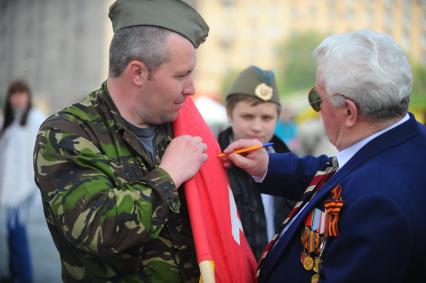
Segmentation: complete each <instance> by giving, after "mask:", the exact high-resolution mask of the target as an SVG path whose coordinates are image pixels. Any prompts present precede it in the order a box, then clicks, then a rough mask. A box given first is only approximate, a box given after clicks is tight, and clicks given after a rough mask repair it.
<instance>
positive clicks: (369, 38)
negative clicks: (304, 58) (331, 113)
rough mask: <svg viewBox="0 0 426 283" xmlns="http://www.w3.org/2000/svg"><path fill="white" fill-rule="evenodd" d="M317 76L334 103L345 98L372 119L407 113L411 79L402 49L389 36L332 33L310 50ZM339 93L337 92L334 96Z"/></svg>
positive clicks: (367, 33)
mask: <svg viewBox="0 0 426 283" xmlns="http://www.w3.org/2000/svg"><path fill="white" fill-rule="evenodd" d="M313 55H314V57H315V58H316V60H317V63H318V70H317V72H318V74H319V79H320V80H321V82H322V83H323V84H324V86H325V90H326V92H327V94H328V95H331V96H333V97H331V101H332V103H333V105H334V106H338V105H339V104H341V103H343V98H342V96H340V95H343V96H344V97H347V98H349V99H351V100H352V101H354V103H356V104H357V106H358V107H359V110H360V112H361V113H363V114H364V115H366V116H369V117H371V118H375V119H379V120H382V119H389V118H394V117H400V116H403V115H405V114H406V113H407V111H408V103H409V100H410V95H411V90H412V85H413V79H412V74H411V69H410V65H409V64H408V61H407V58H406V56H405V54H404V52H403V50H402V49H401V48H400V47H399V46H398V44H397V43H396V42H395V41H394V40H393V39H392V38H391V37H389V36H387V35H385V34H380V33H376V32H372V31H367V30H361V31H355V32H349V33H344V34H341V35H333V36H330V37H328V38H326V39H325V40H324V41H323V42H321V44H320V45H319V46H318V47H317V48H316V49H315V50H314V52H313ZM335 94H340V95H335Z"/></svg>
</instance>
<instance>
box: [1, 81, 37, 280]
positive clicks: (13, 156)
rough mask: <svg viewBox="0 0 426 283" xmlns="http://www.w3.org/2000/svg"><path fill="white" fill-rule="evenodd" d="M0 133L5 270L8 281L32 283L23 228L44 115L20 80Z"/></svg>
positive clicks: (12, 92)
mask: <svg viewBox="0 0 426 283" xmlns="http://www.w3.org/2000/svg"><path fill="white" fill-rule="evenodd" d="M3 113H4V122H3V126H2V128H1V132H0V208H1V211H2V212H3V213H4V212H5V215H6V224H7V243H8V248H9V251H8V252H9V273H10V277H11V280H12V282H26V283H28V282H29V283H31V282H33V271H32V264H31V257H30V248H29V244H28V236H27V231H26V225H27V220H28V216H29V209H30V206H31V203H32V196H33V195H34V193H36V192H37V187H36V184H35V182H34V170H33V163H32V155H33V149H34V144H35V139H36V136H37V132H38V129H39V126H40V125H41V123H42V122H43V120H44V119H45V116H44V115H43V114H42V113H41V112H39V111H38V110H36V109H35V108H34V107H33V106H32V97H31V90H30V88H29V87H28V85H27V84H26V83H25V82H24V81H15V82H12V83H11V85H10V87H9V90H8V92H7V97H6V101H5V105H4V112H3Z"/></svg>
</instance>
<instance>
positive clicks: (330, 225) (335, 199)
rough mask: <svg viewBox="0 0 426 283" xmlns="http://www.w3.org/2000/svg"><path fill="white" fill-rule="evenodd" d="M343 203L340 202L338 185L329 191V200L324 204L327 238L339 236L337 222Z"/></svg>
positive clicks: (340, 190)
mask: <svg viewBox="0 0 426 283" xmlns="http://www.w3.org/2000/svg"><path fill="white" fill-rule="evenodd" d="M344 204H345V202H344V201H343V200H342V187H341V186H340V185H337V186H335V187H334V188H333V189H331V199H329V200H326V201H325V202H324V208H325V214H326V217H327V236H328V237H337V236H339V228H338V227H337V224H338V222H339V217H340V211H341V210H342V207H343V205H344Z"/></svg>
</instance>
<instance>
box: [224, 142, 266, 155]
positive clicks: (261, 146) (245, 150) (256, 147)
mask: <svg viewBox="0 0 426 283" xmlns="http://www.w3.org/2000/svg"><path fill="white" fill-rule="evenodd" d="M273 145H274V143H273V142H268V143H264V144H260V145H254V146H249V147H244V148H240V149H237V150H234V151H233V152H231V153H244V152H250V151H253V150H258V149H261V148H265V147H268V146H273ZM231 153H220V154H218V155H217V157H225V156H228V155H229V154H231Z"/></svg>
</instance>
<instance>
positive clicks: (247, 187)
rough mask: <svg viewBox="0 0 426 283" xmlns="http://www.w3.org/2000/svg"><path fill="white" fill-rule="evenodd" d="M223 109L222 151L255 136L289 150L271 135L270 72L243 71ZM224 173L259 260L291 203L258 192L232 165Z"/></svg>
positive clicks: (273, 98)
mask: <svg viewBox="0 0 426 283" xmlns="http://www.w3.org/2000/svg"><path fill="white" fill-rule="evenodd" d="M226 111H227V116H228V121H229V124H230V127H229V128H227V129H226V130H224V131H222V132H221V133H220V134H219V144H220V147H221V148H222V150H223V149H225V148H226V147H227V146H228V145H229V144H230V143H231V142H233V141H234V140H238V139H258V140H259V141H261V142H262V143H267V142H273V143H274V144H273V146H270V147H267V148H266V149H267V150H268V151H269V152H288V151H289V149H288V147H287V145H286V144H285V143H284V142H283V141H282V140H281V139H280V138H278V137H277V136H276V135H274V129H275V126H276V123H277V121H278V117H279V116H280V112H281V103H280V100H279V94H278V89H277V86H276V83H275V77H274V73H273V72H272V71H265V70H262V69H260V68H258V67H256V66H251V67H249V68H247V69H245V70H243V71H242V72H241V73H240V74H239V76H238V77H237V79H236V80H235V82H234V84H233V85H232V87H231V90H230V91H229V92H228V94H227V96H226ZM227 173H228V177H229V182H230V186H231V189H232V192H233V194H234V198H235V202H236V205H237V209H238V212H239V215H240V219H241V223H242V225H243V229H244V234H245V235H246V237H247V240H248V242H249V244H250V247H251V248H252V250H253V253H254V255H255V257H256V259H259V258H260V255H261V254H262V252H263V250H264V248H265V246H266V244H267V243H268V241H269V240H270V239H271V238H272V236H273V235H274V233H275V231H276V229H278V228H279V227H280V224H281V222H282V221H283V220H284V218H285V217H286V216H287V215H288V213H289V212H290V210H291V208H292V207H293V202H292V201H289V200H286V199H284V198H282V197H274V196H270V195H264V194H261V193H260V192H259V191H258V188H257V186H258V184H257V183H255V182H254V181H253V178H252V177H251V176H250V175H248V174H247V173H246V172H245V171H243V170H241V169H240V168H237V167H231V168H229V169H228V170H227Z"/></svg>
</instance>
